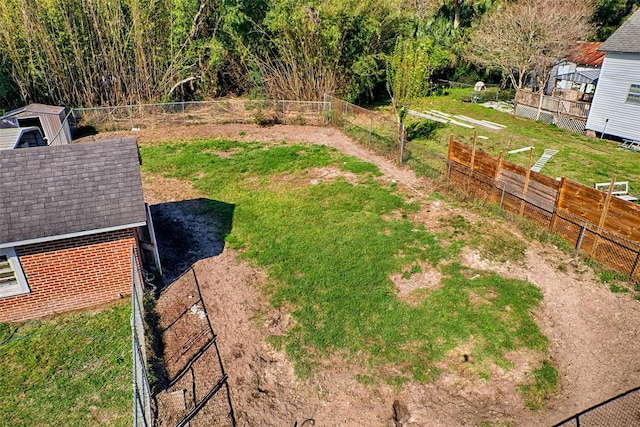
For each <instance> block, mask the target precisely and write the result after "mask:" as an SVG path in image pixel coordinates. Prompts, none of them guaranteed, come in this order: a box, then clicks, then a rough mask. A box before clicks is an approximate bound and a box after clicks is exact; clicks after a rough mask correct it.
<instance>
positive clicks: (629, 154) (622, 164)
mask: <svg viewBox="0 0 640 427" xmlns="http://www.w3.org/2000/svg"><path fill="white" fill-rule="evenodd" d="M468 95H469V91H468V90H460V89H450V90H449V95H448V96H431V97H428V98H423V99H420V100H417V101H415V102H414V103H413V104H412V106H411V108H412V109H414V110H417V111H428V110H431V109H433V110H439V111H442V112H444V113H447V114H452V115H464V116H468V117H472V118H474V119H477V120H489V121H492V122H496V123H500V124H503V125H505V126H507V128H506V129H503V130H491V129H487V128H484V127H480V126H476V129H475V130H476V131H477V132H478V135H482V136H486V137H488V139H486V140H483V139H478V146H479V147H480V148H481V149H483V150H485V151H487V152H489V153H491V154H493V155H496V156H497V155H498V153H499V152H500V151H503V153H504V155H505V159H506V160H509V161H511V162H514V163H518V164H520V165H523V166H526V165H527V164H528V161H529V152H521V153H517V154H512V155H508V154H507V151H510V150H513V149H517V148H522V147H528V146H533V147H535V149H534V154H533V161H534V162H535V160H537V159H538V158H539V157H540V156H541V155H542V153H543V152H544V150H545V149H547V148H549V149H556V150H559V151H560V152H559V153H558V154H556V155H555V156H554V157H553V158H552V159H551V160H550V161H549V163H547V164H546V165H545V166H544V168H543V169H542V171H541V173H543V174H545V175H548V176H551V177H554V178H557V177H561V176H564V177H566V178H569V179H572V180H574V181H577V182H580V183H582V184H584V185H587V186H590V187H592V186H593V184H594V183H596V182H609V181H610V180H611V177H612V175H614V174H615V175H617V178H616V180H617V181H629V184H630V192H631V193H632V194H634V195H636V196H640V168H638V165H639V164H640V153H637V152H633V151H629V150H625V149H622V148H618V145H619V144H618V143H617V142H613V141H607V140H600V139H590V138H587V137H585V136H582V135H578V134H575V133H571V132H569V131H566V130H564V129H560V128H557V127H555V126H552V125H545V124H543V123H540V122H534V121H532V120H529V119H525V118H521V117H516V116H514V115H511V114H507V113H503V112H500V111H497V110H494V109H491V108H486V107H483V106H481V105H480V104H475V103H469V102H463V101H462V99H463V98H464V97H468ZM382 110H388V107H383V108H382ZM414 119H415V118H411V117H409V118H408V120H409V122H411V121H412V120H414ZM473 133H474V129H466V128H463V127H460V126H455V125H449V124H447V125H443V126H441V127H439V128H438V129H437V131H436V132H435V134H434V135H432V136H431V137H430V138H429V139H417V140H415V141H414V142H415V143H417V144H420V145H423V146H425V147H428V148H429V149H431V150H433V151H436V152H439V153H441V154H446V150H447V144H448V140H449V135H451V134H453V136H454V138H455V139H456V140H457V141H461V142H465V143H468V144H471V143H472V141H473Z"/></svg>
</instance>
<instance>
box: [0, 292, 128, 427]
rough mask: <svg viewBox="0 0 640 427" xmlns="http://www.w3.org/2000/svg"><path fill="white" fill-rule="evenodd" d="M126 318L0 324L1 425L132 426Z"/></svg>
mask: <svg viewBox="0 0 640 427" xmlns="http://www.w3.org/2000/svg"><path fill="white" fill-rule="evenodd" d="M130 313H131V309H130V301H129V302H128V303H126V302H123V303H121V304H118V305H115V306H111V307H108V308H106V309H105V310H104V311H101V312H97V313H89V312H83V313H75V314H68V315H61V316H57V317H55V318H54V319H51V320H42V321H40V320H35V321H29V322H25V323H20V324H16V325H7V324H0V372H2V375H0V425H3V426H80V425H81V426H102V425H109V426H128V425H131V417H132V412H131V411H132V409H131V407H132V397H131V395H132V385H131V381H132V379H131V375H132V369H133V368H132V362H131V328H130V326H129V317H130Z"/></svg>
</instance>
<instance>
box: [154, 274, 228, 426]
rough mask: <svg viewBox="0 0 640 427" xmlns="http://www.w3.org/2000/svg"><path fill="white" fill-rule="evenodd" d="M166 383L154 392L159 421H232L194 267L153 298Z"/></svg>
mask: <svg viewBox="0 0 640 427" xmlns="http://www.w3.org/2000/svg"><path fill="white" fill-rule="evenodd" d="M156 311H157V313H159V315H160V316H159V318H160V322H159V327H160V331H161V334H162V341H163V343H164V358H163V359H164V368H165V369H166V375H167V386H166V387H165V389H164V390H162V391H160V392H159V393H157V394H156V396H155V398H156V401H157V413H158V415H157V420H156V425H157V426H184V425H189V426H191V427H197V426H211V425H215V426H235V425H236V422H235V416H234V413H233V406H232V404H231V396H230V394H229V386H228V384H227V374H226V373H225V371H224V366H223V364H222V359H221V357H220V352H219V350H218V344H217V341H216V334H215V333H214V331H213V327H212V326H211V322H210V320H209V316H208V314H207V310H206V307H205V303H204V300H203V298H202V294H201V292H200V285H199V284H198V278H197V276H196V272H195V270H194V269H190V270H188V271H187V272H186V273H184V274H183V275H182V276H180V278H178V279H177V280H176V281H174V282H173V283H172V284H171V285H170V286H169V287H167V288H165V289H164V290H163V291H162V293H161V294H160V296H159V298H158V300H157V302H156Z"/></svg>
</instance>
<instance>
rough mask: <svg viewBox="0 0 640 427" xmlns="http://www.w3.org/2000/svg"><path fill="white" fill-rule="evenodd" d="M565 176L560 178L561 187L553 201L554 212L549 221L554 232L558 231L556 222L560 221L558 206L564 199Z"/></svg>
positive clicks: (551, 230) (550, 229)
mask: <svg viewBox="0 0 640 427" xmlns="http://www.w3.org/2000/svg"><path fill="white" fill-rule="evenodd" d="M564 182H565V178H564V176H563V177H562V178H560V187H558V192H557V193H556V201H555V202H554V203H553V214H552V215H551V221H550V223H549V232H550V233H553V232H554V231H556V223H557V222H558V207H559V206H560V201H561V200H562V190H563V188H564Z"/></svg>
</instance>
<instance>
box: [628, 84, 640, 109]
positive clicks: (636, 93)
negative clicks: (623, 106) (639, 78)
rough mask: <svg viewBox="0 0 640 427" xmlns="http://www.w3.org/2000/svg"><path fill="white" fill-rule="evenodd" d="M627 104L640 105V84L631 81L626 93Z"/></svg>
mask: <svg viewBox="0 0 640 427" xmlns="http://www.w3.org/2000/svg"><path fill="white" fill-rule="evenodd" d="M626 103H627V104H634V105H640V84H637V83H632V84H631V86H629V93H628V94H627V100H626Z"/></svg>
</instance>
